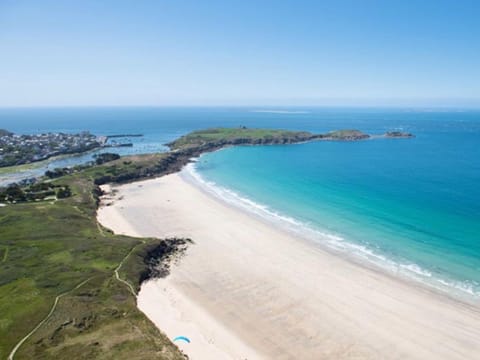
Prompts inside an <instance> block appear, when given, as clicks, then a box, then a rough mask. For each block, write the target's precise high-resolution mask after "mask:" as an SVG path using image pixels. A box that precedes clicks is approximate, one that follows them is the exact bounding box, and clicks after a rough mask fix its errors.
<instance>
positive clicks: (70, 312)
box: [0, 155, 183, 359]
mask: <svg viewBox="0 0 480 360" xmlns="http://www.w3.org/2000/svg"><path fill="white" fill-rule="evenodd" d="M162 156H163V155H155V157H159V158H160V157H162ZM148 160H151V159H150V158H149V159H148ZM148 160H147V159H145V161H147V162H148ZM132 161H133V160H132ZM122 164H123V163H122ZM142 164H143V163H142V161H138V162H137V163H136V165H135V167H136V168H137V170H138V167H140V168H141V167H142V166H143V165H142ZM124 166H125V167H124V168H122V169H119V168H118V167H119V165H118V164H109V165H106V164H105V165H103V166H98V167H93V168H91V169H89V171H84V172H79V173H76V174H72V175H68V176H64V177H61V178H59V179H55V180H54V181H53V183H54V184H56V185H59V186H68V187H69V188H70V189H71V190H72V194H73V195H72V196H71V197H68V198H65V199H60V200H55V201H34V202H26V203H17V204H11V205H7V206H5V207H2V208H0V233H1V235H0V250H1V253H0V261H1V263H0V358H2V359H5V358H7V356H8V355H9V353H10V351H11V350H12V349H13V347H14V346H15V344H17V342H18V341H20V339H22V338H23V337H24V336H26V335H27V334H28V333H29V332H30V331H31V330H32V329H33V328H34V327H35V326H36V325H37V324H38V323H40V322H41V321H42V319H44V318H45V317H46V316H47V314H48V313H49V312H50V310H51V308H52V305H53V304H54V301H55V298H56V297H58V296H59V295H60V296H61V298H60V299H59V300H58V304H57V306H56V308H55V310H54V311H53V313H52V315H51V317H49V318H48V319H47V320H46V321H45V322H44V323H43V324H42V326H40V327H39V328H38V329H37V331H36V332H35V333H33V334H32V335H31V337H29V338H28V339H27V340H26V341H25V342H24V343H23V344H22V346H21V347H20V348H19V349H18V351H17V353H16V354H15V359H49V358H51V359H72V358H75V359H92V358H96V359H107V358H108V359H112V358H116V359H127V358H128V359H154V358H158V359H182V358H183V356H182V355H181V353H180V352H179V351H178V349H177V348H176V347H175V346H173V345H172V344H171V343H170V341H169V340H168V339H166V338H165V337H164V335H162V334H161V333H160V332H159V331H158V330H157V329H156V328H155V326H154V325H153V324H152V323H151V322H150V321H149V320H148V319H146V318H145V316H144V315H143V314H142V313H141V312H139V311H138V310H137V308H136V302H135V297H134V296H133V294H132V293H131V291H130V288H129V287H128V286H126V285H125V283H122V282H121V281H118V280H117V279H116V276H115V269H116V268H117V267H118V266H119V264H120V263H121V262H122V260H123V259H126V260H125V262H124V264H122V267H121V268H120V270H119V274H120V278H121V279H123V280H124V281H127V282H128V283H129V284H132V286H133V287H134V288H138V281H139V280H138V279H139V278H140V276H141V272H142V271H144V270H145V265H143V264H142V263H141V259H140V258H139V257H132V259H130V257H129V256H128V257H127V255H129V254H130V252H132V253H133V252H138V251H141V249H142V248H143V247H147V246H150V247H151V246H152V245H154V244H156V243H157V242H158V240H155V239H136V238H131V237H128V236H117V235H113V234H112V233H111V232H109V231H108V230H107V229H103V228H102V227H101V226H100V225H99V224H98V223H97V221H96V209H97V198H96V195H95V194H96V193H97V190H96V186H95V185H94V176H98V175H100V174H105V173H108V172H112V171H113V169H117V171H128V169H129V166H127V165H124ZM133 260H136V261H140V263H138V264H137V263H135V261H134V262H133V263H131V261H133ZM79 284H81V286H80V287H78V288H76V287H77V286H78V285H79ZM62 294H64V295H63V296H62Z"/></svg>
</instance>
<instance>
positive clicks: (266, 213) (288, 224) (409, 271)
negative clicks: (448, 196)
mask: <svg viewBox="0 0 480 360" xmlns="http://www.w3.org/2000/svg"><path fill="white" fill-rule="evenodd" d="M197 160H198V159H194V162H193V163H190V164H188V165H186V166H185V168H184V169H183V171H182V172H181V175H182V176H183V177H184V178H185V179H186V180H191V182H193V183H194V184H195V185H196V186H198V187H200V188H201V189H202V190H204V191H206V192H207V193H209V194H211V195H213V196H214V197H215V198H217V199H219V200H221V201H223V202H225V203H227V204H228V205H231V206H234V207H236V208H238V209H241V210H242V211H245V212H247V213H250V214H254V215H255V216H258V217H260V218H261V219H263V220H264V221H267V222H269V223H271V224H274V225H275V226H276V227H279V228H281V229H282V230H284V231H287V232H289V233H292V234H294V235H296V236H299V237H301V238H303V239H306V240H308V241H313V242H314V243H316V244H318V245H321V246H326V247H327V248H329V249H331V250H334V251H335V252H339V253H342V254H345V255H347V256H348V257H350V258H353V259H356V260H360V261H362V262H366V263H368V264H371V265H374V266H376V267H379V268H381V269H383V270H386V271H387V272H389V273H391V274H394V275H398V276H402V277H406V278H408V279H414V280H416V281H419V282H422V283H424V284H426V285H429V286H433V287H434V288H436V289H439V290H442V291H447V292H449V293H452V292H453V293H457V294H458V295H460V296H462V295H469V296H473V297H476V298H479V297H480V284H477V283H475V282H471V281H455V280H451V279H447V278H445V277H444V276H440V275H439V274H434V273H432V271H430V270H427V269H425V268H423V267H421V266H419V265H418V264H415V263H412V262H408V261H406V260H399V259H392V258H390V257H387V256H385V255H384V254H382V253H381V252H379V251H376V250H374V249H372V248H370V247H367V246H365V245H362V244H358V243H355V242H352V241H348V240H346V239H345V238H344V237H342V236H341V235H339V234H333V233H329V232H326V231H322V230H320V229H317V228H315V227H314V226H312V225H310V224H307V223H304V222H302V221H299V220H297V219H295V218H293V217H290V216H287V215H285V214H282V213H280V212H278V211H275V210H273V209H271V208H269V207H268V206H267V205H264V204H259V203H257V202H255V201H253V200H251V199H249V198H247V197H245V196H242V195H240V194H238V193H237V192H235V191H233V190H231V189H228V188H225V187H223V186H220V185H218V184H216V183H215V182H213V181H207V180H205V179H204V178H203V177H202V176H201V175H200V174H199V173H198V171H197V170H196V168H195V162H196V161H197Z"/></svg>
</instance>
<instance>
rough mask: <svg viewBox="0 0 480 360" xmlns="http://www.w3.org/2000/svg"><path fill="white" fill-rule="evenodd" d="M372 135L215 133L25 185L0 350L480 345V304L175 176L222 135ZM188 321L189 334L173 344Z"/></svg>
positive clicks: (264, 351) (12, 234)
mask: <svg viewBox="0 0 480 360" xmlns="http://www.w3.org/2000/svg"><path fill="white" fill-rule="evenodd" d="M385 137H388V136H385ZM393 137H406V136H405V134H402V135H401V136H400V134H395V135H394V136H393ZM369 138H371V136H370V135H366V134H364V133H362V132H359V131H356V130H347V131H339V132H333V133H329V134H325V135H314V134H310V133H306V132H286V131H280V130H259V129H244V128H240V129H208V130H201V131H197V132H193V133H190V134H188V135H185V136H183V137H181V138H179V139H178V140H176V141H174V142H172V143H170V144H169V146H170V147H171V149H172V150H171V151H170V152H167V153H158V154H149V155H138V156H127V157H121V158H117V157H116V156H106V157H105V158H104V159H102V160H100V161H99V162H98V163H95V164H91V165H89V166H85V167H79V168H76V169H74V170H73V169H70V170H67V169H60V170H63V171H59V172H58V173H56V174H53V175H52V174H50V177H45V178H42V179H39V180H38V181H37V182H36V183H35V184H33V185H29V187H30V188H27V187H25V188H22V187H20V188H19V190H21V191H23V192H24V193H28V194H30V195H29V196H26V197H25V198H22V199H20V200H18V201H9V200H8V199H6V198H5V199H2V201H0V202H3V203H4V205H5V206H3V207H1V208H0V229H1V230H0V232H1V236H0V251H1V252H0V259H2V260H1V261H2V267H1V269H0V273H1V277H0V278H1V279H2V280H1V281H2V282H1V284H0V294H1V295H2V296H1V297H0V308H1V310H2V311H1V314H2V319H1V322H2V324H3V325H2V327H1V329H0V332H1V337H0V339H1V340H0V356H1V357H2V358H3V357H8V358H9V359H13V358H15V359H17V358H18V359H22V358H32V357H33V358H56V359H67V358H72V357H74V358H78V359H83V358H84V359H86V358H98V359H107V358H112V357H115V358H117V359H127V358H128V359H136V358H138V359H140V358H142V359H146V358H148V359H156V358H158V359H181V358H184V354H182V352H181V351H179V349H178V348H177V347H176V346H175V345H177V346H180V348H181V349H182V351H183V352H184V353H185V354H187V355H188V356H190V358H193V359H195V358H205V356H207V357H208V356H210V358H212V357H211V356H213V358H215V356H220V357H224V358H237V357H238V356H244V357H247V358H249V359H254V358H298V357H302V358H309V356H312V355H313V354H316V355H317V356H318V355H320V356H322V357H325V358H358V357H362V358H376V357H377V358H378V357H382V356H383V355H385V356H386V355H387V352H388V354H394V355H395V356H400V355H402V354H403V355H405V356H407V357H411V358H431V357H433V356H435V358H465V356H467V357H468V356H469V355H472V354H474V353H476V352H477V351H478V350H479V346H480V344H479V342H478V338H479V335H480V329H479V328H478V323H479V321H480V315H479V311H478V307H477V306H474V305H471V304H466V303H463V302H460V301H457V300H452V299H450V298H448V297H446V296H442V295H440V294H437V293H435V292H432V291H430V290H428V289H426V288H424V287H422V286H419V285H418V284H411V283H406V282H404V281H401V280H398V279H394V278H391V277H390V276H388V275H385V274H383V273H381V272H378V271H376V270H374V269H368V268H364V267H362V266H360V265H357V264H352V263H350V262H348V261H346V260H344V259H342V258H340V257H337V256H335V255H332V254H330V253H328V252H326V251H324V250H322V249H319V248H318V247H314V246H311V245H310V244H308V243H305V242H304V241H301V240H299V239H295V238H294V237H292V236H291V235H289V234H285V233H283V232H282V231H280V230H278V229H273V228H272V227H271V226H269V225H267V224H265V223H263V222H261V221H259V220H258V219H255V218H252V217H251V216H250V215H247V214H244V213H242V212H239V211H238V210H236V209H233V208H231V207H229V206H226V205H225V204H223V203H221V202H219V201H218V200H217V199H214V198H212V197H210V196H208V195H206V194H205V193H203V192H202V191H200V190H199V189H198V188H196V187H195V186H193V185H192V184H191V183H189V181H187V180H185V179H184V178H183V176H182V175H181V174H180V175H179V174H174V173H177V172H178V171H180V170H181V169H182V168H183V166H184V165H185V164H187V163H188V162H189V161H190V160H191V158H192V157H196V156H198V155H200V154H201V153H203V152H206V151H213V150H217V149H220V148H222V147H225V146H234V145H261V144H264V145H267V144H293V143H299V142H304V141H317V140H319V141H320V140H324V141H360V140H366V139H369ZM168 174H170V175H168ZM164 175H168V176H164ZM145 179H149V180H145ZM139 180H142V181H139ZM134 181H135V182H134ZM44 183H46V184H47V185H42V184H44ZM120 184H124V185H120ZM100 185H102V187H100ZM32 187H33V188H32ZM4 190H5V189H4ZM7 190H8V189H7ZM17 190H18V188H17ZM42 192H43V193H44V194H45V193H48V196H43V195H42V196H39V197H35V196H32V194H35V193H42ZM59 193H60V194H59ZM99 205H101V207H100V208H98V207H99ZM97 216H98V221H97ZM150 278H159V279H157V280H152V281H145V280H147V279H150ZM142 283H143V285H142ZM140 289H141V291H140V293H139V290H140ZM139 294H140V296H139V297H138V298H137V296H138V295H139ZM137 305H138V306H139V307H140V310H142V311H143V313H142V311H139V310H138V309H137ZM332 309H333V310H332ZM144 314H146V315H147V316H148V318H147V317H146V316H145V315H144ZM182 314H183V315H182ZM186 314H188V315H186ZM152 321H153V323H155V324H156V325H157V326H158V328H157V327H155V326H154V325H153V323H152ZM431 324H434V326H433V327H432V326H431ZM458 324H461V326H460V325H458ZM185 329H186V331H187V332H188V334H189V336H190V337H191V339H192V343H191V344H188V346H187V344H182V343H176V344H175V345H173V344H172V341H171V340H172V339H173V334H177V335H178V333H179V332H180V331H185ZM161 331H165V332H166V334H165V333H162V332H161ZM420 334H421V335H420ZM434 344H436V345H435V346H434ZM446 344H448V346H447V345H446ZM464 344H468V346H464ZM386 349H388V351H387V352H386ZM217 358H218V357H217Z"/></svg>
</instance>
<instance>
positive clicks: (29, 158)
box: [0, 130, 106, 167]
mask: <svg viewBox="0 0 480 360" xmlns="http://www.w3.org/2000/svg"><path fill="white" fill-rule="evenodd" d="M105 141H106V139H105V138H100V137H97V136H95V135H92V134H91V133H89V132H88V131H84V132H81V133H79V134H64V133H47V134H37V135H16V134H12V133H10V132H7V131H5V130H3V131H0V167H2V166H13V165H20V164H28V163H31V162H34V161H39V160H44V159H47V158H49V157H52V156H56V155H62V154H72V153H80V152H84V151H88V150H92V149H95V148H97V147H100V146H103V145H105Z"/></svg>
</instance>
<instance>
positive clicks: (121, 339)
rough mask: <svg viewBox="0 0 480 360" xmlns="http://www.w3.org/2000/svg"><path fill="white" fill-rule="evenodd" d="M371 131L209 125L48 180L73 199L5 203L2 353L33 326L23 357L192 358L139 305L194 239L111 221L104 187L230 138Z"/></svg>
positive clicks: (149, 173) (181, 161)
mask: <svg viewBox="0 0 480 360" xmlns="http://www.w3.org/2000/svg"><path fill="white" fill-rule="evenodd" d="M368 137H369V136H368V135H365V134H363V133H361V132H358V131H355V130H347V131H341V132H333V133H328V134H323V135H322V134H319V135H315V134H311V133H308V132H294V131H282V130H262V129H245V128H239V129H208V130H202V131H196V132H193V133H191V134H188V135H186V136H183V137H181V138H179V139H178V140H176V141H174V142H172V143H170V144H169V146H170V147H171V149H172V151H170V152H168V153H164V154H150V155H139V156H129V157H122V158H120V159H116V160H113V161H108V162H106V163H103V164H100V165H95V166H91V167H80V168H79V170H78V171H77V170H76V171H74V172H72V171H58V172H57V173H56V174H57V175H58V177H56V176H57V175H55V177H54V178H52V179H48V180H45V179H44V180H45V181H48V184H49V189H50V187H53V188H61V189H69V191H70V192H71V196H69V197H66V198H63V199H58V198H55V197H54V198H53V199H49V198H44V199H43V200H40V201H38V199H37V200H36V199H33V200H28V199H27V201H26V202H19V203H16V204H9V205H7V206H5V207H0V358H2V359H3V358H7V357H8V355H9V354H10V353H11V351H12V349H13V348H14V347H15V345H16V344H18V343H19V341H20V340H21V339H23V338H25V337H26V336H27V335H28V334H29V333H30V332H31V331H32V330H33V329H36V330H35V331H34V332H33V333H32V334H31V336H28V337H27V338H26V340H25V341H24V342H23V343H22V344H21V346H20V347H19V348H18V351H17V352H16V354H15V359H32V358H34V359H72V358H73V359H92V358H95V359H113V358H115V359H182V358H183V355H182V354H181V353H180V352H179V351H178V349H177V348H176V347H175V346H174V345H173V344H172V343H171V342H170V341H169V340H168V339H167V338H166V337H165V336H164V335H163V334H161V333H160V332H159V331H158V330H157V329H156V327H155V326H154V325H153V324H152V323H151V322H150V321H149V320H148V319H147V318H146V317H145V316H144V315H143V314H142V313H141V312H139V311H138V310H137V308H136V301H135V296H134V293H135V291H136V290H137V289H138V288H139V286H140V283H141V281H142V279H144V278H145V277H148V276H151V275H154V276H156V275H162V274H165V273H166V272H168V263H165V262H164V261H165V260H168V258H169V257H171V253H173V252H175V251H177V250H179V249H180V250H182V246H183V245H184V243H182V242H180V243H177V242H176V240H175V239H170V240H165V241H161V240H157V239H137V238H132V237H128V236H119V235H114V234H112V233H111V232H110V231H108V230H107V229H104V228H102V227H101V226H100V225H99V224H98V223H97V221H96V210H97V206H98V195H99V188H98V185H99V184H105V183H123V182H129V181H134V180H137V179H144V178H149V177H154V176H160V175H163V174H167V173H171V172H175V171H178V170H179V169H180V168H181V167H182V166H183V165H185V164H186V163H187V162H188V161H189V159H190V158H191V157H194V156H198V155H200V154H201V153H203V152H207V151H212V150H216V149H219V148H221V147H224V146H229V145H247V144H252V145H254V144H288V143H297V142H303V141H310V140H361V139H365V138H368ZM112 158H114V157H112ZM108 160H109V159H108ZM2 200H4V199H0V202H1V201H2ZM193 240H195V239H193ZM165 264H167V265H165ZM156 271H158V272H157V273H155V272H156ZM42 321H43V322H42Z"/></svg>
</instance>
